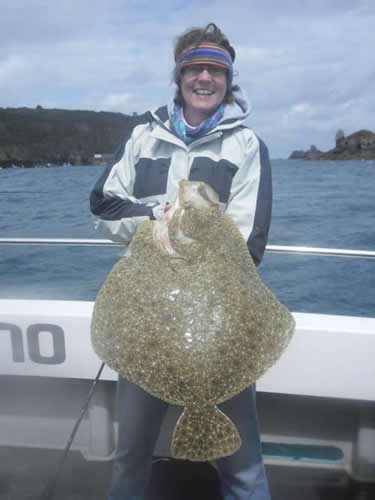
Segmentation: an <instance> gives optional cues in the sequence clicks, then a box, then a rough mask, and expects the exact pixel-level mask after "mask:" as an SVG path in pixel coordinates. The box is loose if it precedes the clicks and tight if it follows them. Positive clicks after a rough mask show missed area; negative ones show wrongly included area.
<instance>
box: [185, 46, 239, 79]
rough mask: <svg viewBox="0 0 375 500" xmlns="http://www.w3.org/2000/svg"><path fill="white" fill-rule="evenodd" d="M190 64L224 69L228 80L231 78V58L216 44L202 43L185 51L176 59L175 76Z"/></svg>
mask: <svg viewBox="0 0 375 500" xmlns="http://www.w3.org/2000/svg"><path fill="white" fill-rule="evenodd" d="M192 64H207V65H212V66H218V67H219V68H224V69H226V70H227V71H228V73H229V77H230V79H231V78H232V74H233V65H232V58H231V57H230V54H229V52H228V51H227V50H225V49H224V48H223V47H220V46H219V45H217V44H216V43H210V42H202V43H200V44H199V45H197V46H196V47H189V48H187V49H185V50H184V51H183V52H182V53H181V55H180V57H179V58H178V59H177V62H176V70H175V74H176V76H178V75H179V74H180V73H181V70H182V69H183V68H185V67H186V66H191V65H192Z"/></svg>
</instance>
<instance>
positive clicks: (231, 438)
mask: <svg viewBox="0 0 375 500" xmlns="http://www.w3.org/2000/svg"><path fill="white" fill-rule="evenodd" d="M240 446H241V438H240V435H239V434H238V431H237V429H236V427H235V425H234V424H233V422H232V421H231V420H230V419H229V418H228V417H227V416H226V415H224V413H223V412H221V411H220V410H219V409H218V408H217V407H216V406H215V405H210V406H204V407H201V408H199V407H197V408H192V407H189V406H187V407H185V409H184V412H183V413H182V415H181V416H180V418H179V419H178V421H177V424H176V427H175V430H174V433H173V439H172V446H171V452H172V456H173V457H174V458H181V459H185V460H192V461H199V462H205V461H209V460H215V459H216V458H220V457H225V456H228V455H233V453H235V452H236V451H237V450H238V449H239V447H240Z"/></svg>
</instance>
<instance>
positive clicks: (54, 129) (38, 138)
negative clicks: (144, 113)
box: [0, 106, 141, 167]
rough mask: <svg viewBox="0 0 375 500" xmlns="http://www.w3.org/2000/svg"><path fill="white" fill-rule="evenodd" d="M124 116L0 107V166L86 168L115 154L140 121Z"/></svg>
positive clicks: (137, 118) (138, 118)
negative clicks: (101, 157) (86, 165)
mask: <svg viewBox="0 0 375 500" xmlns="http://www.w3.org/2000/svg"><path fill="white" fill-rule="evenodd" d="M140 118H141V117H140V116H129V115H124V114H122V113H110V112H103V111H102V112H95V111H69V110H62V109H43V108H41V107H40V106H38V107H37V108H36V109H31V108H5V109H4V108H0V166H2V167H9V166H23V167H34V166H38V165H47V164H52V165H63V164H71V165H85V164H88V165H90V164H93V163H94V162H95V159H94V155H95V154H97V153H101V154H104V155H103V156H105V155H106V154H107V155H108V154H109V153H113V152H114V151H115V150H116V148H117V147H118V146H119V144H120V143H121V141H122V139H123V138H124V137H125V135H127V134H128V133H129V132H130V131H131V130H132V128H133V127H134V126H135V125H136V123H138V121H139V120H140Z"/></svg>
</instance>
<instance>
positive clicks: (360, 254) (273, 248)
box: [0, 238, 375, 259]
mask: <svg viewBox="0 0 375 500" xmlns="http://www.w3.org/2000/svg"><path fill="white" fill-rule="evenodd" d="M0 245H10V246H35V245H36V246H75V247H91V246H92V247H123V246H124V245H122V244H121V243H116V242H114V241H111V240H107V239H95V238H86V239H85V238H0ZM266 252H269V253H278V254H297V255H298V254H300V255H312V256H314V255H316V256H326V257H355V258H361V259H375V251H372V250H348V249H341V248H320V247H306V246H285V245H267V247H266Z"/></svg>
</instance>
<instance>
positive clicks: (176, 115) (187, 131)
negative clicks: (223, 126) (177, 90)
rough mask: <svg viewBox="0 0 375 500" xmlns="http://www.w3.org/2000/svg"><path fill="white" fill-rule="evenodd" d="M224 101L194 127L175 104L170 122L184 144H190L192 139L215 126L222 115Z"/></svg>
mask: <svg viewBox="0 0 375 500" xmlns="http://www.w3.org/2000/svg"><path fill="white" fill-rule="evenodd" d="M224 107H225V105H224V103H221V104H220V106H219V107H218V108H217V109H216V111H215V112H214V113H213V114H212V115H211V116H210V117H209V118H207V120H203V122H201V123H200V124H199V125H197V126H196V127H190V126H189V125H188V124H187V123H186V122H185V120H184V112H183V109H182V107H181V106H180V105H179V104H176V105H175V107H174V109H173V112H172V116H171V117H170V122H171V126H172V129H173V131H174V132H175V133H176V135H178V137H179V138H180V139H182V140H183V141H184V143H185V144H190V143H191V142H192V141H193V140H194V139H197V138H198V137H201V136H202V135H204V134H207V133H208V132H210V131H211V130H212V129H213V128H215V127H216V125H217V124H218V122H219V121H220V120H221V118H222V117H223V115H224Z"/></svg>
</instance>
